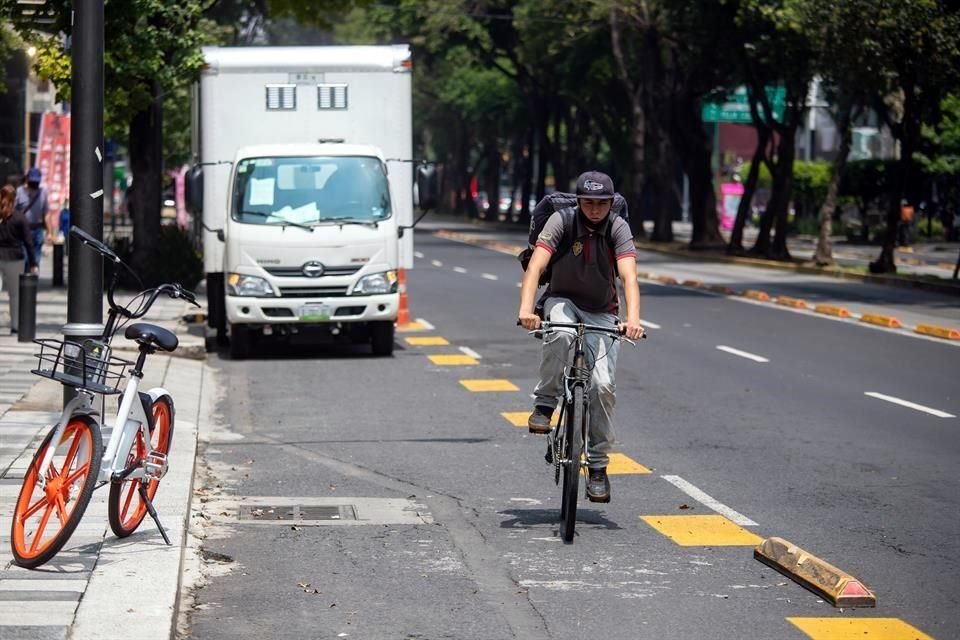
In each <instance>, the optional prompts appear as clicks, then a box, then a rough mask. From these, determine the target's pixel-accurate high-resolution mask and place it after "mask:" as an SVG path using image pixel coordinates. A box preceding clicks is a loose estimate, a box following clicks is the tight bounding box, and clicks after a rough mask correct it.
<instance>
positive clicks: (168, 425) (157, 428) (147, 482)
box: [107, 396, 173, 538]
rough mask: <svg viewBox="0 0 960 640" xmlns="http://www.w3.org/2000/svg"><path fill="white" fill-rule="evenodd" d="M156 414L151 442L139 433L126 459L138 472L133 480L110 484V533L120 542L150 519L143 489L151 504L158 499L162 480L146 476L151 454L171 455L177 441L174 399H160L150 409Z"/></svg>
mask: <svg viewBox="0 0 960 640" xmlns="http://www.w3.org/2000/svg"><path fill="white" fill-rule="evenodd" d="M150 411H151V413H152V414H153V429H152V430H150V441H149V442H147V441H146V440H145V439H144V437H143V431H142V430H141V431H139V432H138V433H137V436H136V438H134V440H133V443H132V444H131V446H130V450H129V451H128V452H127V456H126V468H127V469H130V468H131V467H134V468H136V471H135V472H134V474H133V477H131V478H129V479H127V480H122V481H119V482H112V483H111V484H110V498H109V500H108V502H107V508H108V515H109V517H110V529H112V530H113V533H114V534H116V536H117V537H118V538H126V537H127V536H129V535H130V534H132V533H133V532H134V531H136V530H137V527H139V526H140V523H141V522H143V518H144V517H145V516H146V515H147V505H146V503H145V502H144V501H143V498H142V497H141V496H140V486H141V485H144V486H145V487H146V490H147V496H148V497H149V498H150V501H151V502H152V501H153V497H154V496H155V495H157V489H158V488H159V487H160V480H159V479H157V478H149V477H145V476H144V475H143V469H144V461H145V460H146V459H147V456H148V455H149V454H150V453H151V452H156V453H162V454H163V455H165V456H166V455H167V454H169V453H170V443H171V442H172V441H173V399H172V398H170V396H161V397H159V398H157V399H156V400H155V401H154V402H153V404H152V405H151V408H150Z"/></svg>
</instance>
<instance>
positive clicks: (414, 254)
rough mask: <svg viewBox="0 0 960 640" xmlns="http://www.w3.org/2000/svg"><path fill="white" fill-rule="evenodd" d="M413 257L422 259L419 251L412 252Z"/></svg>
mask: <svg viewBox="0 0 960 640" xmlns="http://www.w3.org/2000/svg"><path fill="white" fill-rule="evenodd" d="M413 257H414V258H422V257H423V253H422V252H420V251H414V252H413Z"/></svg>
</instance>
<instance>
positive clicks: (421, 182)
mask: <svg viewBox="0 0 960 640" xmlns="http://www.w3.org/2000/svg"><path fill="white" fill-rule="evenodd" d="M416 188H417V205H418V206H419V208H420V210H421V211H429V210H430V209H435V208H436V206H437V196H438V191H439V188H438V185H437V165H435V164H433V163H426V162H425V163H423V164H420V165H418V166H417V184H416Z"/></svg>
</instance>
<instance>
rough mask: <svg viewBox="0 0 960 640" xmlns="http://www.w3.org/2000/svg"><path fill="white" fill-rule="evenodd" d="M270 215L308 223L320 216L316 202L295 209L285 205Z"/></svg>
mask: <svg viewBox="0 0 960 640" xmlns="http://www.w3.org/2000/svg"><path fill="white" fill-rule="evenodd" d="M271 217H273V218H279V219H281V220H286V221H287V222H297V223H300V224H310V223H314V222H316V221H317V218H319V217H320V212H319V211H318V210H317V203H316V202H310V203H308V204H305V205H303V206H302V207H297V208H296V209H293V208H291V207H290V206H289V205H287V206H285V207H284V208H282V209H280V210H279V211H275V212H274V213H273V214H272V216H271Z"/></svg>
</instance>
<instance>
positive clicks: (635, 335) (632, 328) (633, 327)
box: [620, 321, 643, 340]
mask: <svg viewBox="0 0 960 640" xmlns="http://www.w3.org/2000/svg"><path fill="white" fill-rule="evenodd" d="M620 333H622V334H623V335H624V336H625V337H626V338H627V339H628V340H639V339H640V338H642V337H643V325H641V324H640V323H639V322H629V321H628V322H621V323H620Z"/></svg>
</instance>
